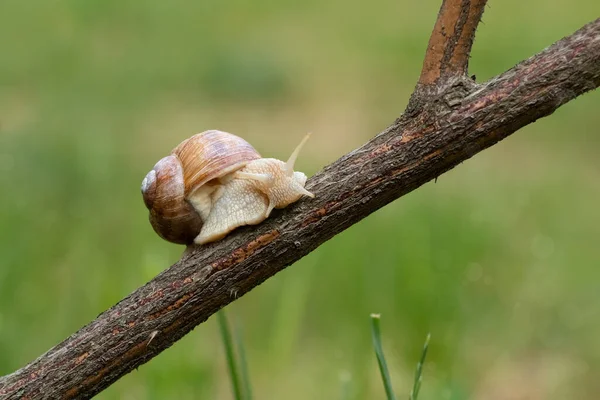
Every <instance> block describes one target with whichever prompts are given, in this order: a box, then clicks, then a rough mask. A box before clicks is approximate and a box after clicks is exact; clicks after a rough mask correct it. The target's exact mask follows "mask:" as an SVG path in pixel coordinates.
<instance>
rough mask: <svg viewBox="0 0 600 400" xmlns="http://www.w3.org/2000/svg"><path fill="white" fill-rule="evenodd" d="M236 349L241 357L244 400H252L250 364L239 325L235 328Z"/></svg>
mask: <svg viewBox="0 0 600 400" xmlns="http://www.w3.org/2000/svg"><path fill="white" fill-rule="evenodd" d="M235 347H236V348H237V351H238V355H239V357H240V372H241V379H242V380H241V383H242V393H243V395H244V397H243V398H244V400H252V387H251V386H250V374H248V363H247V361H246V350H245V349H244V341H243V340H242V328H240V327H239V324H236V327H235Z"/></svg>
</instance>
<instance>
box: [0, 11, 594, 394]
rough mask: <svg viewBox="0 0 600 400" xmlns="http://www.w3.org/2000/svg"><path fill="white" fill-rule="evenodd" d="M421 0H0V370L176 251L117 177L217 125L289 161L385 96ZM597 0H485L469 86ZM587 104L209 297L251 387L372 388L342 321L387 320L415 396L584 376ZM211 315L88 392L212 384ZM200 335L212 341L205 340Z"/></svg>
mask: <svg viewBox="0 0 600 400" xmlns="http://www.w3.org/2000/svg"><path fill="white" fill-rule="evenodd" d="M438 7H439V1H426V2H420V3H418V4H417V3H414V2H408V1H392V0H381V1H379V2H376V3H369V5H367V4H366V3H362V4H361V3H356V4H349V3H347V2H342V1H341V0H329V1H326V2H316V1H308V2H302V3H298V2H291V1H279V2H274V1H267V0H259V1H255V2H245V1H240V0H234V1H231V2H217V1H214V0H211V1H204V2H191V1H183V0H175V1H171V2H158V1H149V2H144V3H143V4H142V3H140V2H134V1H132V0H126V1H118V2H117V1H115V0H105V1H102V2H90V1H83V0H56V1H51V2H49V1H41V0H30V1H27V2H23V1H17V0H5V1H3V2H0V37H2V38H3V39H4V40H2V41H1V42H0V187H1V188H2V191H1V192H0V193H1V195H0V226H1V227H2V229H0V304H1V307H0V374H4V373H9V372H11V371H13V370H14V369H17V368H19V367H21V366H23V365H25V364H26V363H27V362H28V361H31V359H32V358H34V357H37V356H38V355H40V354H42V353H43V352H44V351H46V350H47V349H48V348H50V347H51V346H53V345H55V344H56V343H58V342H59V341H61V340H62V339H64V338H65V337H66V336H67V335H69V334H71V333H72V332H73V331H75V330H76V329H78V328H79V327H81V326H82V325H84V324H86V323H87V322H89V321H90V320H91V319H93V318H94V317H95V316H96V315H97V314H98V313H100V312H101V311H102V310H104V309H106V308H107V307H109V306H111V305H112V304H114V303H115V302H116V301H118V300H120V299H121V298H122V297H123V296H125V295H126V294H128V293H129V292H130V291H132V290H134V289H135V288H136V287H138V286H140V285H142V284H143V283H145V282H146V281H148V280H149V279H151V278H152V277H153V276H154V275H155V274H157V273H158V272H160V271H161V270H162V269H163V268H165V267H166V266H168V265H170V263H171V262H173V261H175V260H176V259H177V257H178V256H179V254H180V253H181V251H182V249H181V248H179V247H177V246H174V245H170V244H167V243H165V242H162V241H160V239H159V238H158V237H157V236H156V235H155V234H154V233H153V232H152V230H151V228H150V226H149V224H148V223H147V215H146V210H145V208H144V207H143V203H142V202H141V198H140V194H139V185H140V182H141V179H142V178H143V176H144V175H145V173H146V172H147V170H148V169H149V168H150V167H151V166H152V165H153V163H154V162H155V161H156V160H158V159H159V158H160V157H162V156H163V155H164V154H166V153H167V152H168V151H169V150H170V149H171V148H172V147H174V146H175V145H176V144H177V143H179V141H181V140H183V139H184V138H186V137H188V136H190V135H191V134H193V133H195V132H198V131H201V130H205V129H209V128H219V129H222V130H228V131H231V132H234V133H237V134H240V135H242V136H244V137H245V138H246V139H248V140H249V141H250V142H251V143H253V144H254V145H255V146H256V147H257V148H258V149H259V151H261V153H262V154H265V155H267V156H275V157H278V158H284V159H285V157H287V156H288V155H289V153H290V152H291V150H292V149H293V147H294V146H295V144H296V143H297V142H298V140H299V139H300V138H301V137H302V136H303V135H304V134H305V133H306V132H307V131H312V132H314V135H313V138H312V139H311V142H310V143H309V144H308V146H307V148H306V149H305V151H304V152H303V155H302V157H301V159H300V160H299V163H298V164H299V165H298V166H299V169H300V170H303V171H305V172H307V173H308V174H312V173H314V172H316V171H318V170H319V169H320V168H321V166H323V165H325V164H327V163H329V162H331V161H333V160H334V159H336V158H337V157H339V156H340V155H342V154H344V153H346V152H347V151H350V150H352V149H353V148H355V147H357V146H359V145H360V144H362V143H363V142H364V141H366V140H367V139H368V138H369V137H371V136H372V135H374V134H375V133H376V132H378V131H379V130H381V129H383V128H384V127H385V126H387V124H389V123H390V122H392V121H393V119H394V118H395V117H396V116H397V115H398V114H399V113H400V112H401V110H402V109H403V107H404V106H405V104H406V101H407V100H408V96H409V94H410V91H411V89H412V87H413V86H414V83H415V82H416V79H417V77H418V73H419V69H420V66H421V62H422V56H423V52H424V50H425V47H426V44H427V40H428V36H429V33H430V31H431V28H432V26H433V23H434V20H435V16H436V15H437V10H438ZM599 14H600V4H599V3H598V2H597V1H596V0H582V1H578V2H577V5H576V6H575V5H573V4H572V3H570V2H567V1H566V0H560V1H559V0H553V1H542V0H531V1H528V2H523V1H519V2H517V1H516V0H507V1H503V2H500V1H491V2H490V5H489V7H488V8H487V10H486V12H485V14H484V19H483V22H484V23H483V24H482V25H481V26H480V28H479V29H478V35H477V40H476V42H475V46H474V49H473V54H472V59H471V70H470V72H471V73H472V74H476V75H477V77H478V80H480V81H481V80H485V79H487V78H489V77H491V76H494V75H495V74H497V73H500V72H502V71H504V70H505V69H507V68H509V67H511V66H512V65H514V64H516V63H517V62H518V61H520V60H522V59H524V58H527V57H529V56H531V55H533V54H534V53H536V52H538V51H540V50H541V49H542V48H544V47H546V46H548V45H550V44H551V43H552V42H554V41H556V40H558V39H560V38H561V37H563V36H565V35H567V34H570V33H571V32H573V31H574V30H576V29H577V28H579V27H580V26H581V25H583V24H584V23H587V22H589V21H590V20H592V19H594V18H596V17H598V15H599ZM599 108H600V100H599V98H598V93H592V94H588V95H585V96H583V97H582V98H580V99H577V100H576V101H574V102H572V103H569V104H567V105H566V106H564V107H562V108H561V109H559V110H558V111H557V112H556V113H555V114H554V115H552V116H551V117H549V118H546V119H543V120H540V121H539V122H537V123H535V124H533V125H531V126H528V127H527V128H525V129H523V130H522V131H521V132H519V133H518V134H516V135H515V136H514V137H512V138H510V139H508V140H507V141H505V142H503V143H500V144H498V145H497V146H495V147H494V148H492V149H490V150H487V151H485V152H484V153H483V154H481V155H478V156H476V157H475V159H474V160H470V161H468V162H466V163H464V164H463V165H461V166H460V167H458V168H456V169H455V170H453V171H451V172H450V173H448V174H446V175H443V176H442V177H440V179H439V180H438V182H437V183H436V184H433V183H432V184H428V185H426V186H424V187H423V188H421V189H419V190H418V191H416V192H414V193H412V194H410V195H408V196H405V197H404V198H402V199H401V200H400V201H397V202H395V203H394V204H391V205H390V206H388V207H386V208H385V209H382V210H380V211H379V212H377V213H376V214H374V215H373V216H371V217H370V218H368V219H366V220H365V221H363V222H361V223H359V224H358V225H356V226H354V227H353V228H351V229H349V230H348V231H346V232H344V233H343V234H341V235H339V236H337V237H336V238H334V239H332V240H331V241H329V242H328V243H327V244H325V245H324V246H322V247H321V248H319V249H318V250H317V251H315V252H314V253H312V254H311V255H309V256H308V257H306V258H305V259H303V260H302V261H301V262H299V263H298V265H296V266H293V267H291V268H289V269H287V270H286V271H284V272H282V273H281V274H279V275H278V276H277V277H275V278H274V279H271V280H269V281H268V282H266V283H265V284H264V285H261V287H260V288H257V289H256V290H255V291H253V292H252V293H250V294H249V295H247V296H245V298H243V299H242V300H240V301H237V302H236V303H235V304H233V305H232V307H233V308H232V309H233V310H234V312H235V314H236V315H239V316H240V317H241V319H242V321H241V323H242V324H243V326H244V327H245V336H246V340H245V344H246V348H247V353H248V359H249V360H253V365H252V372H253V382H252V383H253V388H254V392H255V397H256V398H260V399H262V398H273V399H277V398H287V399H291V400H293V399H305V398H335V396H339V375H340V372H341V371H345V373H346V372H347V373H348V374H349V375H350V376H352V381H351V389H350V395H349V396H350V397H349V398H352V399H364V398H373V396H376V394H377V393H380V389H381V388H380V386H379V385H380V381H379V377H378V375H377V371H376V367H375V364H374V361H373V360H372V356H371V348H370V340H369V330H368V327H366V326H365V324H364V315H367V314H368V313H370V312H371V311H372V310H374V309H376V310H378V311H379V312H381V313H383V314H384V315H386V321H387V322H386V329H387V330H388V331H389V332H391V335H393V337H394V338H395V340H394V341H393V343H390V344H389V345H388V347H389V348H388V349H387V350H386V354H388V363H389V364H390V368H391V369H392V370H393V371H395V373H394V376H393V377H392V379H393V380H394V381H395V382H394V385H395V386H396V387H409V386H410V381H411V379H412V368H413V361H412V360H415V359H417V358H418V356H419V354H420V351H421V349H420V348H419V346H416V345H415V343H420V342H421V340H422V338H423V337H424V336H425V334H426V333H427V332H429V331H432V332H435V336H436V341H435V343H432V345H431V349H430V358H429V361H428V365H426V371H425V373H426V374H427V382H428V384H427V385H424V387H423V388H422V392H421V398H422V399H433V398H436V399H437V398H444V399H466V398H473V399H499V398H509V395H510V396H513V398H523V399H562V398H578V399H593V398H596V394H597V393H598V392H600V386H599V383H598V380H597V379H596V378H597V376H598V374H599V373H600V342H598V340H597V337H598V335H599V334H600V298H599V297H598V282H599V281H600V280H599V279H600V270H599V269H598V267H599V266H600V252H599V251H598V246H597V243H598V239H599V238H600V214H599V212H598V207H597V204H598V198H599V197H600V180H599V179H598V177H599V174H600V161H599V159H598V156H597V154H598V152H599V150H600V135H598V133H599V129H598V127H599V126H600V114H599V113H598V109H599ZM213 324H214V322H213V321H212V319H211V321H209V322H208V323H207V324H205V325H202V326H200V327H199V328H197V329H196V330H195V331H194V332H193V333H192V334H190V335H188V337H186V338H185V339H184V340H182V341H180V342H179V343H177V344H176V345H175V346H173V348H171V349H169V350H168V351H166V352H164V353H163V354H162V355H160V356H159V357H157V358H156V359H155V360H153V361H152V362H150V363H149V364H147V365H144V366H143V367H141V368H140V369H139V370H138V371H136V372H133V373H132V374H130V375H128V376H126V377H125V378H123V379H121V380H120V381H119V382H118V383H117V384H115V385H114V386H112V387H111V388H110V389H108V390H107V391H105V392H103V393H102V394H101V395H100V396H98V397H99V398H101V399H164V398H178V399H196V398H229V397H228V396H229V386H228V379H227V372H226V364H225V360H224V358H223V357H222V354H221V352H220V347H219V346H214V343H215V342H216V341H218V340H219V339H218V336H217V333H216V327H215V326H214V325H213ZM211 343H212V345H211Z"/></svg>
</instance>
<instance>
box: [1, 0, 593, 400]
mask: <svg viewBox="0 0 600 400" xmlns="http://www.w3.org/2000/svg"><path fill="white" fill-rule="evenodd" d="M484 3H485V2H484V1H471V2H470V1H468V0H462V1H461V0H446V1H444V4H443V6H442V10H441V11H440V14H439V16H438V23H437V24H436V30H435V31H434V33H433V36H432V41H431V42H430V45H429V48H428V54H427V56H426V59H427V60H430V61H431V60H433V61H432V62H433V64H431V65H429V64H428V62H427V61H426V63H425V65H424V70H425V69H430V70H431V71H434V72H435V71H437V72H436V73H439V75H435V74H434V75H431V77H430V75H429V72H428V73H426V74H424V76H425V77H423V76H422V77H421V81H420V83H419V84H418V86H417V90H416V92H415V94H414V95H413V97H412V98H411V104H410V105H409V107H408V109H407V112H406V113H405V114H404V115H403V116H401V117H400V118H398V119H397V120H396V121H395V122H394V123H393V124H392V125H391V126H390V127H389V128H387V129H386V130H385V131H384V132H382V133H380V134H379V135H377V136H376V137H374V138H373V139H372V140H371V141H369V142H368V143H366V144H365V145H364V146H362V147H361V148H359V149H357V150H355V151H353V152H351V153H349V154H347V155H345V156H344V157H342V158H341V159H339V160H337V161H336V162H334V163H333V164H331V165H329V166H327V167H326V168H325V169H324V170H322V171H321V172H319V173H318V174H316V175H315V176H313V177H312V178H311V179H310V180H309V182H308V184H307V188H308V190H310V191H311V192H313V193H316V195H317V197H316V198H315V199H310V200H303V201H300V202H299V203H296V204H295V205H293V206H291V207H289V208H287V209H284V210H280V211H275V212H274V213H273V216H272V217H271V218H269V219H268V220H266V221H265V222H264V223H262V224H261V225H258V226H254V227H246V228H242V229H238V230H236V231H235V232H234V233H233V234H231V235H230V236H228V237H227V238H225V239H224V240H222V241H220V242H217V243H213V244H211V245H208V246H204V247H202V248H190V249H188V251H186V253H185V254H184V256H183V257H182V259H181V260H180V261H179V262H177V263H176V264H174V265H173V266H171V267H170V268H169V269H167V270H165V271H164V272H162V273H161V274H160V275H158V276H157V277H156V278H154V279H153V280H152V281H150V282H149V283H148V284H146V285H145V286H143V287H141V288H139V289H137V290H136V291H135V292H133V293H132V294H130V295H129V296H128V297H126V298H125V299H123V300H122V301H121V302H119V303H118V304H116V305H115V306H113V307H112V308H111V309H109V310H107V311H105V312H104V313H102V314H101V315H99V316H98V318H96V319H95V320H94V321H92V322H91V323H90V324H89V325H87V326H85V327H83V328H82V329H81V330H80V331H78V332H76V333H75V334H73V335H72V336H71V337H69V338H67V339H66V340H65V341H63V342H62V343H60V344H59V345H57V346H56V347H54V348H52V349H51V350H50V351H48V352H47V353H46V354H44V355H42V356H40V357H39V358H38V359H37V360H35V361H33V362H32V363H31V364H29V365H27V366H25V367H24V368H22V369H21V370H19V371H17V372H15V373H13V374H11V375H8V376H5V377H2V378H0V398H2V399H33V398H36V399H37V398H53V399H54V398H64V399H72V398H89V397H91V396H93V395H94V394H96V393H98V392H100V391H102V390H103V389H104V388H106V387H108V386H109V385H111V384H112V383H113V382H115V381H116V380H117V379H119V378H120V377H121V376H123V375H125V374H126V373H128V372H129V371H131V370H132V369H134V368H136V367H138V366H139V365H141V364H143V363H145V362H146V361H148V360H150V359H151V358H152V357H154V356H156V355H157V354H158V353H160V352H161V351H163V350H165V349H166V348H168V347H169V346H171V345H172V344H173V343H174V342H176V341H177V340H178V339H180V338H181V337H182V336H184V335H185V334H186V333H188V332H189V331H190V330H192V329H193V328H194V327H195V326H197V325H198V324H200V323H201V322H203V321H205V320H206V319H208V318H209V317H210V316H211V315H212V314H214V313H215V312H216V311H218V310H219V309H220V308H221V307H223V306H225V305H227V304H228V303H230V302H231V301H233V300H235V299H236V298H239V297H240V296H242V295H243V294H245V293H246V292H248V291H249V290H251V289H252V288H254V287H255V286H257V285H258V284H260V283H261V282H263V281H264V280H266V279H268V278H269V277H271V276H273V275H275V274H276V273H277V272H278V271H280V270H282V269H283V268H285V267H286V266H288V265H290V264H292V263H293V262H295V261H297V260H299V259H300V258H302V257H303V256H304V255H306V254H308V253H309V252H311V251H312V250H314V249H315V248H316V247H318V246H319V245H320V244H321V243H323V242H325V241H326V240H328V239H330V238H331V237H333V236H334V235H336V234H337V233H339V232H341V231H343V230H344V229H346V228H348V227H349V226H351V225H352V224H354V223H356V222H357V221H359V220H361V219H362V218H364V217H366V216H367V215H369V214H371V213H372V212H374V211H375V210H377V209H379V208H380V207H383V206H384V205H386V204H388V203H389V202H391V201H393V200H395V199H397V198H398V197H400V196H402V195H404V194H406V193H408V192H410V191H411V190H414V189H416V188H417V187H419V186H421V185H422V184H424V183H426V182H428V181H430V180H432V179H434V178H436V177H438V176H439V175H440V174H442V173H444V172H445V171H447V170H449V169H451V168H453V167H454V166H456V165H458V164H459V163H461V162H462V161H464V160H466V159H468V158H470V157H472V156H473V155H474V154H476V153H478V152H480V151H481V150H483V149H485V148H487V147H489V146H491V145H493V144H494V143H496V142H498V141H499V140H501V139H503V138H505V137H506V136H508V135H510V134H511V133H513V132H515V131H516V130H518V129H519V128H521V127H522V126H524V125H527V124H529V123H531V122H533V121H535V120H537V119H538V118H541V117H544V116H546V115H549V114H551V113H552V112H553V111H554V110H555V109H557V108H558V107H559V106H561V105H562V104H564V103H566V102H567V101H569V100H571V99H573V98H575V97H576V96H578V95H580V94H582V93H585V92H586V91H589V90H592V89H594V88H596V87H598V86H599V85H600V19H599V20H596V21H594V22H592V23H590V24H588V25H586V26H584V27H583V28H581V29H580V30H579V31H577V32H575V33H574V34H572V35H571V36H569V37H566V38H564V39H562V40H560V41H559V42H557V43H555V44H554V45H553V46H551V47H549V48H548V49H546V50H544V51H543V52H541V53H540V54H538V55H536V56H534V57H532V58H530V59H529V60H526V61H524V62H522V63H520V64H519V65H517V66H515V67H514V68H512V69H511V70H509V71H507V72H505V73H503V74H502V75H500V76H498V77H496V78H494V79H492V80H490V81H489V82H487V83H485V84H482V85H477V84H476V83H475V82H473V81H472V80H471V79H469V78H467V76H466V75H465V73H466V67H467V59H468V53H469V50H470V46H471V43H472V40H473V35H474V32H475V28H476V25H477V22H478V20H479V17H480V16H481V13H482V10H483V7H484ZM461 21H462V22H461ZM440 26H441V27H442V28H444V27H448V26H453V27H455V28H454V29H453V30H449V31H448V32H449V33H447V34H448V35H450V36H451V38H450V39H448V40H446V41H443V43H444V44H443V46H446V49H447V48H449V47H448V46H450V47H452V48H453V49H454V50H443V49H441V48H439V47H438V45H437V44H436V43H437V42H436V41H434V37H435V36H436V35H438V33H439V32H438V28H439V27H440ZM444 29H447V28H444ZM442 36H443V35H442ZM436 40H437V39H436ZM432 43H433V44H432ZM440 54H443V56H442V58H441V59H440V58H439V56H440ZM438 59H439V60H441V61H439V60H438ZM444 65H446V66H447V67H444ZM444 71H453V72H452V73H448V74H444ZM432 73H433V72H432ZM432 77H433V78H432ZM424 93H426V95H424Z"/></svg>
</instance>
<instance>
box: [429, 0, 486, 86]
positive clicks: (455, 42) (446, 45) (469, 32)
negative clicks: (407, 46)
mask: <svg viewBox="0 0 600 400" xmlns="http://www.w3.org/2000/svg"><path fill="white" fill-rule="evenodd" d="M486 3H487V0H444V2H443V3H442V7H441V8H440V12H439V14H438V17H437V21H436V23H435V27H434V28H433V32H432V33H431V37H430V38H429V44H428V46H427V52H426V53H425V59H424V61H423V69H422V70H421V77H420V78H419V84H420V85H431V84H434V83H436V81H437V80H438V79H439V78H440V77H443V76H451V75H466V74H467V68H468V65H469V55H470V54H471V47H472V46H473V40H474V38H475V30H476V29H477V24H479V21H480V20H481V16H482V15H483V10H484V9H485V4H486Z"/></svg>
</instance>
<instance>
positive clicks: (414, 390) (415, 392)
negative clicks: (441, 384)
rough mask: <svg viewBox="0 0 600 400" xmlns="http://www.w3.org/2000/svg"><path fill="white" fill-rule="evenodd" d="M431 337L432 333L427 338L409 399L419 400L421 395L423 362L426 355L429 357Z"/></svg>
mask: <svg viewBox="0 0 600 400" xmlns="http://www.w3.org/2000/svg"><path fill="white" fill-rule="evenodd" d="M430 339H431V333H428V334H427V338H426V339H425V345H423V352H422V353H421V359H420V360H419V363H418V364H417V370H416V371H415V381H414V383H413V388H412V390H411V392H410V396H409V397H408V398H409V400H417V398H418V397H419V390H420V389H421V381H422V379H423V364H424V363H425V357H427V349H428V348H429V340H430Z"/></svg>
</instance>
